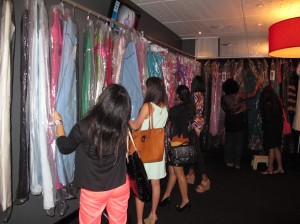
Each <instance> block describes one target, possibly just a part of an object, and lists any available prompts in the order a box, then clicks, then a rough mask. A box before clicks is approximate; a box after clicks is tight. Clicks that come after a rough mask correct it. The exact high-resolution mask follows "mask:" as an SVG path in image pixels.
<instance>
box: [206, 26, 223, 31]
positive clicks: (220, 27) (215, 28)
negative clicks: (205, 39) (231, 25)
mask: <svg viewBox="0 0 300 224" xmlns="http://www.w3.org/2000/svg"><path fill="white" fill-rule="evenodd" d="M209 28H211V29H214V30H217V29H222V28H224V26H210V27H209Z"/></svg>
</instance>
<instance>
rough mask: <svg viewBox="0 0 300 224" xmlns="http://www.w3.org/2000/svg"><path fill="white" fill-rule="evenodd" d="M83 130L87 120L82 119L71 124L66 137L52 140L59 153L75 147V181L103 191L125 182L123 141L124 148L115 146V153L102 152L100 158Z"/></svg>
mask: <svg viewBox="0 0 300 224" xmlns="http://www.w3.org/2000/svg"><path fill="white" fill-rule="evenodd" d="M87 130H88V124H87V122H85V120H82V121H79V122H78V123H77V124H75V125H74V127H73V128H72V130H71V132H70V134H69V136H68V137H66V136H60V137H58V138H57V140H56V144H57V146H58V148H59V151H60V152H61V153H62V154H69V153H71V152H73V151H75V150H76V154H75V177H74V183H75V185H76V186H77V187H79V188H84V189H87V190H90V191H107V190H111V189H114V188H116V187H119V186H121V185H123V184H125V180H126V172H127V169H126V144H124V149H121V150H119V155H117V156H115V155H114V154H108V153H105V152H103V156H102V158H101V159H100V158H99V156H98V154H97V153H96V151H95V147H94V146H93V144H92V143H91V142H90V140H89V138H88V135H87V132H88V131H87Z"/></svg>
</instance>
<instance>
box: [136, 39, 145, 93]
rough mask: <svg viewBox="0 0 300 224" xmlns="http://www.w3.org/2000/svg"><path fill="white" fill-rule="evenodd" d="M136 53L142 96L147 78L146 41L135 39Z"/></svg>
mask: <svg viewBox="0 0 300 224" xmlns="http://www.w3.org/2000/svg"><path fill="white" fill-rule="evenodd" d="M135 45H136V53H137V59H138V67H139V77H140V83H141V85H142V91H143V95H144V94H145V93H146V80H147V78H148V67H147V54H148V41H147V40H146V39H145V38H144V37H139V36H138V37H137V38H136V39H135Z"/></svg>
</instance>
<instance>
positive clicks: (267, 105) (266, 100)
mask: <svg viewBox="0 0 300 224" xmlns="http://www.w3.org/2000/svg"><path fill="white" fill-rule="evenodd" d="M259 106H260V112H261V116H262V128H263V131H264V132H263V145H264V149H265V150H268V168H267V170H266V171H264V172H262V174H264V175H268V174H274V173H275V174H277V173H279V174H283V173H284V170H283V167H282V160H281V151H280V146H281V144H282V130H283V117H282V106H281V102H280V99H279V97H278V96H277V94H276V93H275V91H274V89H273V88H272V87H271V86H266V87H265V88H264V89H263V91H262V93H261V96H260V102H259ZM275 158H276V160H277V170H273V169H274V167H273V163H274V160H275Z"/></svg>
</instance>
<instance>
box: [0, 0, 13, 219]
mask: <svg viewBox="0 0 300 224" xmlns="http://www.w3.org/2000/svg"><path fill="white" fill-rule="evenodd" d="M12 12H13V5H12V2H11V1H10V0H8V1H3V8H2V17H1V25H0V30H1V34H0V80H1V82H0V96H1V100H0V127H1V128H0V179H1V182H0V206H1V208H0V209H1V214H3V215H2V217H1V218H2V219H3V221H7V220H8V218H9V216H10V213H11V206H12V194H11V140H10V139H11V135H10V134H11V128H10V116H11V110H10V108H11V92H12V52H11V49H10V47H11V43H13V38H14V32H15V26H14V24H13V22H12Z"/></svg>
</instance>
